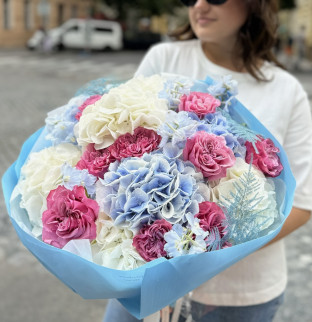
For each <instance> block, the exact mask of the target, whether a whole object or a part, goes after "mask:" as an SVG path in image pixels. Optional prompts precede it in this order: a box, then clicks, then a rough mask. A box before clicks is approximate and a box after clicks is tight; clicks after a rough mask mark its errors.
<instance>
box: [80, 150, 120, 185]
mask: <svg viewBox="0 0 312 322" xmlns="http://www.w3.org/2000/svg"><path fill="white" fill-rule="evenodd" d="M115 161H116V159H115V158H114V157H113V156H112V155H111V153H110V151H109V149H108V148H106V149H102V150H95V148H94V144H89V145H88V146H87V149H86V150H85V152H84V153H83V155H82V157H81V159H80V161H79V162H78V163H77V165H76V168H77V169H79V170H82V169H87V170H88V172H89V173H90V174H93V175H94V176H96V177H98V178H101V179H103V177H104V173H105V172H106V171H107V170H108V167H109V165H110V164H111V163H112V162H115Z"/></svg>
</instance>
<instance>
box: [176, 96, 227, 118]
mask: <svg viewBox="0 0 312 322" xmlns="http://www.w3.org/2000/svg"><path fill="white" fill-rule="evenodd" d="M220 105H221V102H220V101H219V100H218V99H216V98H214V97H213V96H212V95H210V94H207V93H201V92H191V93H190V94H189V95H185V94H184V95H182V96H181V99H180V105H179V111H187V112H193V113H195V114H196V115H197V116H198V117H199V118H202V117H204V116H205V115H206V114H208V113H214V112H215V111H216V108H217V107H218V106H220Z"/></svg>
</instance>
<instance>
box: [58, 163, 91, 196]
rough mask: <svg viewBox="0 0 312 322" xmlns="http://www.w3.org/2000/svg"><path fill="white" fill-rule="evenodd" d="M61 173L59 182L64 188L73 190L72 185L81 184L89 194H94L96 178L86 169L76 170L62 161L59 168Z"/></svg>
mask: <svg viewBox="0 0 312 322" xmlns="http://www.w3.org/2000/svg"><path fill="white" fill-rule="evenodd" d="M61 173H62V179H61V180H62V182H61V184H62V185H63V186H64V187H65V188H66V189H69V190H73V188H74V186H83V187H85V189H86V190H87V193H88V195H89V196H93V195H94V194H95V182H96V180H97V178H96V177H95V176H93V175H92V174H90V173H89V172H88V171H87V170H86V169H83V170H78V169H76V168H74V167H72V166H70V165H69V164H68V163H64V164H63V166H62V168H61Z"/></svg>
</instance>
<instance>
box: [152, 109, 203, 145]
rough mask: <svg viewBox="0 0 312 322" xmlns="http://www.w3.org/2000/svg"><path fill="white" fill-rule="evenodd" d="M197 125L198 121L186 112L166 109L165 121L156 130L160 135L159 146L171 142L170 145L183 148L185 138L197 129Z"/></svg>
mask: <svg viewBox="0 0 312 322" xmlns="http://www.w3.org/2000/svg"><path fill="white" fill-rule="evenodd" d="M197 126H198V121H197V120H193V119H191V118H190V117H189V115H188V113H187V112H179V113H176V112H174V111H168V114H167V117H166V121H165V122H164V123H163V124H162V125H161V126H160V127H159V128H158V130H157V133H158V134H159V135H161V136H162V140H161V142H160V145H159V147H163V146H165V145H166V144H167V143H168V142H171V143H172V146H178V147H179V148H183V147H184V145H185V142H186V140H187V138H189V137H190V136H192V135H193V134H194V133H195V132H196V131H197Z"/></svg>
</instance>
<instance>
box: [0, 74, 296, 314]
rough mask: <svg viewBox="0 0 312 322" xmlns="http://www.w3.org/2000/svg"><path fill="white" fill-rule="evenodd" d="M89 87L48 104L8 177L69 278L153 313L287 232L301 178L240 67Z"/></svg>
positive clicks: (50, 258)
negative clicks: (239, 79)
mask: <svg viewBox="0 0 312 322" xmlns="http://www.w3.org/2000/svg"><path fill="white" fill-rule="evenodd" d="M89 90H90V88H86V90H82V91H80V93H79V95H77V96H75V97H74V98H72V99H71V100H70V101H69V102H68V104H66V105H65V106H63V107H60V108H58V109H56V110H54V111H52V112H50V113H49V114H48V116H47V119H46V126H45V128H44V129H41V130H40V131H38V132H37V133H35V134H34V135H33V136H32V137H31V138H29V139H28V140H27V141H26V143H25V144H24V147H23V149H22V151H21V154H20V156H19V158H18V160H17V161H16V163H15V164H13V165H12V166H11V167H10V168H9V170H8V171H7V172H6V174H5V175H4V178H3V188H4V193H5V198H6V202H7V207H8V209H9V212H10V216H11V219H12V223H13V225H14V227H15V229H16V231H17V233H18V235H19V237H20V239H21V240H22V242H23V243H24V244H25V245H26V247H27V248H28V249H29V250H30V251H31V252H32V253H33V254H34V255H35V256H36V257H37V258H38V259H39V260H40V261H41V262H42V263H43V264H44V265H45V267H47V269H48V270H50V271H51V272H52V273H53V274H55V275H56V276H57V277H58V278H60V279H61V280H62V281H63V282H64V283H65V284H66V285H68V286H69V287H70V288H71V289H73V290H74V291H76V292H77V293H79V294H80V295H81V296H82V297H84V298H118V299H119V300H120V302H121V303H122V304H123V305H124V306H125V307H126V308H127V309H128V310H129V311H130V312H131V313H132V314H133V315H135V316H136V317H137V318H142V317H144V316H147V315H149V314H151V313H153V312H155V311H157V310H159V309H161V308H162V307H164V306H166V305H168V304H170V303H172V302H174V301H175V300H176V299H177V298H179V297H181V296H183V295H184V294H186V293H187V292H189V291H191V290H192V289H194V288H196V287H197V286H199V285H200V284H201V283H203V282H205V281H206V280H208V279H210V278H211V277H213V276H214V275H216V274H218V273H219V272H221V271H222V270H224V269H225V268H227V267H228V266H230V265H232V264H233V263H235V262H237V261H238V260H239V259H241V258H243V257H245V256H247V255H248V254H250V253H251V252H253V251H255V250H256V249H258V248H260V247H261V246H263V245H264V244H266V243H267V242H268V241H270V240H271V239H272V238H273V237H274V236H276V234H277V233H278V232H279V230H280V228H281V226H282V224H283V222H284V221H285V219H286V217H287V215H288V213H289V211H290V209H291V204H292V197H293V192H294V186H295V184H294V179H293V177H292V175H291V171H290V169H289V165H288V162H287V158H286V156H285V154H284V152H283V150H282V148H281V147H280V145H279V144H278V142H277V141H276V140H275V139H274V138H273V137H272V135H271V134H270V133H269V132H268V131H267V130H266V129H265V128H264V127H263V126H262V125H261V124H260V123H259V122H258V121H257V120H256V119H255V118H254V117H253V116H252V115H251V114H250V113H249V112H248V111H247V110H246V109H245V108H244V107H243V106H242V105H241V104H240V103H239V101H238V100H237V99H236V98H235V95H236V93H237V90H236V83H235V81H234V80H232V79H231V77H225V78H223V79H221V80H219V81H213V80H212V79H209V78H207V79H206V80H205V81H195V80H191V79H188V78H184V77H181V76H177V75H162V76H160V75H154V76H152V77H148V78H143V77H138V78H133V79H131V80H130V81H128V82H126V83H125V84H120V85H116V84H115V85H112V86H105V87H104V86H103V87H100V89H99V90H98V91H95V92H94V87H92V90H93V92H92V93H90V91H89Z"/></svg>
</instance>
